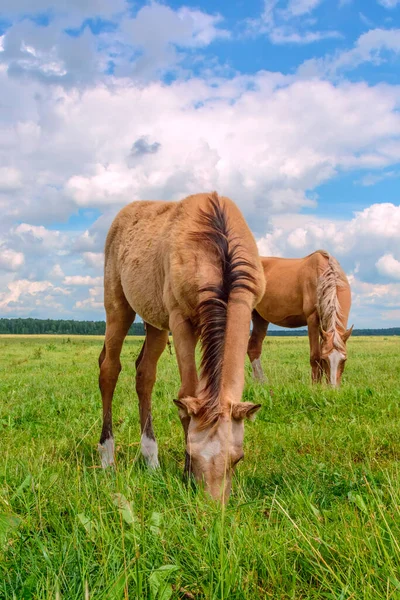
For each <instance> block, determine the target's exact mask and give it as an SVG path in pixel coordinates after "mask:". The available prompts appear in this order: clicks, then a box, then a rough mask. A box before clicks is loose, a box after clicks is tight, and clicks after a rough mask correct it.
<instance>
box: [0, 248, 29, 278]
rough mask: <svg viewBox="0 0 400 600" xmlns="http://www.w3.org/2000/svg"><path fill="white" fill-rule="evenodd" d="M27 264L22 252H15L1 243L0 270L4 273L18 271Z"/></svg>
mask: <svg viewBox="0 0 400 600" xmlns="http://www.w3.org/2000/svg"><path fill="white" fill-rule="evenodd" d="M24 262H25V257H24V255H23V253H22V252H15V250H11V249H10V248H7V247H6V246H4V244H1V243H0V269H2V270H4V271H18V269H19V268H20V267H22V265H23V264H24Z"/></svg>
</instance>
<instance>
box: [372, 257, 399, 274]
mask: <svg viewBox="0 0 400 600" xmlns="http://www.w3.org/2000/svg"><path fill="white" fill-rule="evenodd" d="M376 268H377V269H378V271H379V273H381V274H382V275H385V276H387V277H389V278H390V279H400V261H399V260H397V259H396V258H395V257H394V256H393V254H390V253H388V254H384V255H383V256H381V258H380V259H379V260H378V262H377V263H376Z"/></svg>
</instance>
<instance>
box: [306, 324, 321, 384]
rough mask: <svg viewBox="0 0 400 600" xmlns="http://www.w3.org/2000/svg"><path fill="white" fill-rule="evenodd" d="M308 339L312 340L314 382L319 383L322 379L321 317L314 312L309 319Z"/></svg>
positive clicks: (312, 373) (311, 358)
mask: <svg viewBox="0 0 400 600" xmlns="http://www.w3.org/2000/svg"><path fill="white" fill-rule="evenodd" d="M307 326H308V340H309V342H310V365H311V378H312V382H313V383H319V382H320V381H321V379H322V366H321V348H320V342H319V318H318V315H317V313H313V314H312V315H310V316H309V317H308V319H307Z"/></svg>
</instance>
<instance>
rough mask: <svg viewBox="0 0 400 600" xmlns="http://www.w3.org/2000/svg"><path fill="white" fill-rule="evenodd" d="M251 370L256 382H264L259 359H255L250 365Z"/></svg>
mask: <svg viewBox="0 0 400 600" xmlns="http://www.w3.org/2000/svg"><path fill="white" fill-rule="evenodd" d="M251 366H252V369H253V377H254V379H256V380H257V381H261V382H265V375H264V373H263V370H262V366H261V360H260V359H259V358H255V359H254V360H253V362H252V363H251Z"/></svg>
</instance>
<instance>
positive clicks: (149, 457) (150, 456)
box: [142, 433, 160, 469]
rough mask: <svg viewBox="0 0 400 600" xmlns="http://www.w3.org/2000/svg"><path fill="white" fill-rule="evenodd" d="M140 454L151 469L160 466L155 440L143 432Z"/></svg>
mask: <svg viewBox="0 0 400 600" xmlns="http://www.w3.org/2000/svg"><path fill="white" fill-rule="evenodd" d="M142 454H143V456H144V459H145V461H146V463H147V466H148V467H150V468H151V469H157V467H159V466H160V463H159V462H158V446H157V442H156V440H152V439H151V438H149V437H147V435H146V434H145V433H144V434H143V435H142Z"/></svg>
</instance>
